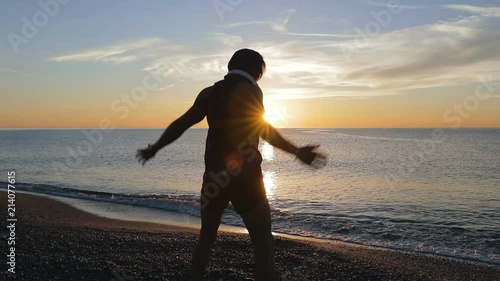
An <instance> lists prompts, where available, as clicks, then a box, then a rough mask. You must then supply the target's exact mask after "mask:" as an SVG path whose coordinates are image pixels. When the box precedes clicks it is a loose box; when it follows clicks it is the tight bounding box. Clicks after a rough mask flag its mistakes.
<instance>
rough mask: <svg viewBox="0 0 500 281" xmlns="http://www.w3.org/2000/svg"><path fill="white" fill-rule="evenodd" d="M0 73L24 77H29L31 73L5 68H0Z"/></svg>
mask: <svg viewBox="0 0 500 281" xmlns="http://www.w3.org/2000/svg"><path fill="white" fill-rule="evenodd" d="M0 72H6V73H15V74H19V75H26V76H29V75H31V73H25V72H23V71H20V70H17V69H13V68H5V67H0Z"/></svg>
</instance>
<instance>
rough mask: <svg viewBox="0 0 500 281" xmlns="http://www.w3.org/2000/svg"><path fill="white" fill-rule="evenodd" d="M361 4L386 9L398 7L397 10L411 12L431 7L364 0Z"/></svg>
mask: <svg viewBox="0 0 500 281" xmlns="http://www.w3.org/2000/svg"><path fill="white" fill-rule="evenodd" d="M361 2H362V3H365V4H367V5H370V6H374V7H384V8H388V7H397V8H401V9H409V10H419V9H425V8H428V7H429V6H427V5H401V3H399V2H398V4H393V3H387V2H384V3H380V2H375V1H370V0H364V1H361Z"/></svg>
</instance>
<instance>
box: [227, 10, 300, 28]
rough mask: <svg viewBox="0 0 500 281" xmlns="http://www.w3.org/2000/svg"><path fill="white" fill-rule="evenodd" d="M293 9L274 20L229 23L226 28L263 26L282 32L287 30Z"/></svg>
mask: <svg viewBox="0 0 500 281" xmlns="http://www.w3.org/2000/svg"><path fill="white" fill-rule="evenodd" d="M295 12H296V10H295V9H289V10H287V11H285V12H282V13H279V14H278V16H277V18H276V19H274V20H261V21H249V22H237V23H231V24H229V25H227V26H225V27H226V28H235V27H241V26H248V25H264V26H268V27H269V28H270V29H272V30H274V31H279V32H284V31H286V30H287V26H288V22H289V21H290V18H291V17H292V15H293V14H295Z"/></svg>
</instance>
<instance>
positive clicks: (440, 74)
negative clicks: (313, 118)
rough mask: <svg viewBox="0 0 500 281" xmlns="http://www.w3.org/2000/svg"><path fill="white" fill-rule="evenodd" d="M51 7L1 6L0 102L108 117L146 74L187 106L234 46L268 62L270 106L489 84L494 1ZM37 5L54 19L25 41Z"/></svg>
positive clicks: (222, 0)
mask: <svg viewBox="0 0 500 281" xmlns="http://www.w3.org/2000/svg"><path fill="white" fill-rule="evenodd" d="M55 1H56V0H42V1H40V2H39V1H3V2H2V4H0V7H1V10H0V23H1V25H0V34H1V35H2V37H1V41H0V83H2V89H1V90H0V91H1V92H0V93H1V95H2V99H5V102H8V103H13V104H22V103H23V102H25V103H26V102H28V101H30V100H32V101H33V103H35V104H36V101H37V100H41V98H40V97H39V96H40V95H42V96H44V98H45V100H47V101H50V102H52V103H53V104H61V106H64V105H70V104H71V102H75V101H81V102H82V104H83V105H85V104H86V101H87V100H88V99H89V98H92V99H94V100H95V99H98V98H99V99H100V102H101V103H103V104H105V105H106V106H108V107H109V103H110V101H112V100H113V99H114V98H116V97H117V96H119V95H120V93H121V92H123V91H129V90H130V88H131V87H133V85H134V84H137V81H139V80H140V79H141V77H143V76H144V72H148V71H150V72H155V73H158V74H159V75H161V76H162V77H163V78H164V79H162V82H161V83H162V84H161V86H160V87H159V88H158V89H157V92H158V93H156V94H157V96H163V97H168V102H169V103H174V104H176V103H181V104H182V103H186V104H189V103H190V102H191V100H192V99H193V98H194V97H195V96H196V94H197V92H198V91H199V90H200V89H201V88H202V87H205V86H207V85H210V84H211V83H213V81H215V80H217V79H220V78H221V77H222V76H223V75H224V73H225V72H226V64H227V61H228V59H229V57H230V55H231V54H232V53H233V52H234V51H235V50H237V49H239V48H243V47H250V48H254V49H256V50H258V51H259V52H261V53H262V54H263V55H264V57H265V59H266V62H267V64H268V71H267V72H266V76H265V77H266V79H263V81H262V82H261V86H262V88H263V89H264V90H265V93H266V98H267V99H268V100H283V101H286V100H305V99H324V98H333V99H334V98H337V99H339V98H342V99H345V98H348V99H367V98H371V97H381V96H393V95H407V96H409V98H412V99H414V100H415V101H417V100H419V99H428V98H429V93H436V92H439V93H440V95H443V96H448V95H451V94H452V93H453V94H456V95H457V96H462V97H463V96H465V95H466V94H467V93H470V92H471V91H473V88H474V86H475V85H476V84H477V83H479V80H478V77H489V78H488V79H490V80H491V81H490V82H488V83H490V84H491V85H497V84H498V83H496V82H495V81H498V74H499V71H500V69H499V65H500V64H499V62H500V51H499V50H498V46H500V30H499V29H500V5H499V4H500V2H499V1H491V0H490V1H487V0H482V1H416V0H413V1H403V0H401V1H374V0H373V1H372V0H366V1H347V0H343V1H249V0H231V1H230V0H215V1H124V0H122V1H117V0H114V1H113V0H110V1H97V0H89V1H76V0H73V1H68V0H65V1H64V2H68V3H64V4H60V3H59V2H55ZM60 1H61V2H63V0H60ZM39 3H52V4H54V3H57V7H58V8H57V11H56V12H55V13H54V15H53V16H50V17H49V18H48V21H47V23H46V24H43V25H41V26H39V27H37V31H36V32H35V33H36V34H35V35H34V36H33V37H32V38H27V37H26V36H24V35H23V30H22V29H23V25H25V22H24V21H23V18H25V19H27V20H28V21H30V22H31V23H33V22H34V19H33V16H34V15H36V13H38V12H40V11H43V8H42V7H41V5H40V4H39ZM51 7H54V6H53V5H52V6H51ZM13 34H14V35H13ZM13 36H14V37H16V38H19V36H21V37H23V38H25V39H26V40H25V41H24V42H23V43H13V39H12V38H14V37H13ZM159 65H162V66H164V65H167V67H168V69H165V68H161V69H160V68H159V67H158V66H159ZM420 94H421V95H420ZM499 95H500V93H498V91H495V92H493V97H492V100H491V101H492V102H493V104H496V105H498V104H499V100H500V99H498V96H499ZM153 99H154V98H153ZM159 99H161V98H159ZM308 102H311V103H312V102H313V101H308ZM328 102H331V101H328ZM427 102H428V103H429V106H430V107H432V103H433V101H432V100H431V99H429V100H428V101H427ZM25 105H26V104H25ZM83 105H82V106H83ZM485 110H487V109H485ZM179 112H180V111H179ZM495 117H498V116H497V115H494V116H492V117H490V118H495Z"/></svg>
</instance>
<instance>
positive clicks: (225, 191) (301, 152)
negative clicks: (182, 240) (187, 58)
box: [137, 49, 325, 280]
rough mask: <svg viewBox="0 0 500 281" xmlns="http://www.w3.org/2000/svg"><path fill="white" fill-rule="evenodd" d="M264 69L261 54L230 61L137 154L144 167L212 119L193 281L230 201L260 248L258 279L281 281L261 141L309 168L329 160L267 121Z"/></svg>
mask: <svg viewBox="0 0 500 281" xmlns="http://www.w3.org/2000/svg"><path fill="white" fill-rule="evenodd" d="M265 67H266V64H265V62H264V59H263V57H262V56H261V55H260V54H259V53H258V52H256V51H253V50H249V49H242V50H239V51H237V52H236V53H235V54H234V55H233V57H232V58H231V60H230V61H229V64H228V69H229V72H228V74H227V75H226V76H225V77H224V79H223V80H221V81H218V82H217V83H215V84H214V85H213V86H211V87H208V88H205V89H203V90H202V91H201V92H200V94H199V95H198V97H197V98H196V100H195V102H194V104H193V106H192V107H191V108H190V109H189V110H188V111H187V112H186V113H185V114H184V115H182V116H181V117H180V118H179V119H177V120H175V121H174V122H173V123H172V124H170V126H168V128H167V129H166V130H165V132H164V133H163V134H162V136H161V137H160V139H159V140H158V141H157V142H156V143H155V144H153V145H150V146H148V148H146V149H141V150H138V151H137V158H138V160H139V161H140V162H142V164H143V165H144V163H146V162H147V161H148V160H149V159H151V158H152V157H154V156H155V154H156V153H157V152H158V151H159V150H160V149H161V148H163V147H165V146H166V145H168V144H170V143H171V142H173V141H175V140H176V139H177V138H179V137H180V136H181V135H182V134H183V133H184V131H186V130H187V129H188V128H189V127H191V126H193V125H194V124H196V123H198V122H200V121H202V120H203V119H204V118H205V117H207V120H208V125H209V129H208V135H207V140H206V147H205V173H204V176H203V185H202V188H201V200H200V202H201V208H200V209H201V231H200V238H199V241H198V243H197V245H196V248H195V250H194V253H193V260H192V279H193V280H202V277H203V273H204V270H205V267H206V265H207V263H208V259H209V256H210V252H211V248H212V245H213V243H214V242H215V239H216V237H217V230H218V228H219V225H220V222H221V217H222V212H223V211H224V209H225V208H226V207H227V206H228V204H229V202H230V201H231V203H232V205H233V207H234V208H235V210H236V211H237V212H238V213H239V214H240V215H241V217H242V219H243V221H244V223H245V226H246V228H247V229H248V232H249V234H250V239H251V241H252V244H253V245H254V247H255V278H256V280H277V276H276V268H275V262H274V239H273V236H272V234H271V211H270V207H269V203H268V201H267V197H266V191H265V188H264V182H263V176H262V170H261V167H260V165H261V162H262V157H261V155H260V153H259V150H258V144H259V138H260V137H261V138H263V139H264V140H266V141H267V142H269V143H270V144H271V145H273V146H275V147H278V148H280V149H282V150H284V151H286V152H289V153H291V154H294V155H296V157H297V158H298V159H300V160H301V161H302V162H304V163H306V164H308V165H313V166H316V167H318V166H321V165H324V163H325V157H324V156H323V155H321V154H318V153H316V152H314V150H315V149H316V148H317V146H305V147H301V148H297V147H296V146H295V145H293V144H291V143H290V142H288V141H287V140H285V139H284V138H283V137H282V136H281V135H280V134H279V133H278V132H277V131H276V129H275V128H273V127H272V126H271V125H270V124H268V123H267V122H266V121H265V120H264V119H263V116H264V106H263V101H262V100H263V96H262V91H261V90H260V88H259V86H258V85H257V81H258V80H259V79H260V78H261V77H262V75H263V73H264V70H265ZM314 160H317V161H314Z"/></svg>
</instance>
